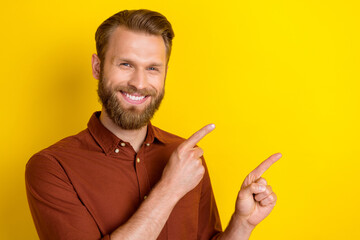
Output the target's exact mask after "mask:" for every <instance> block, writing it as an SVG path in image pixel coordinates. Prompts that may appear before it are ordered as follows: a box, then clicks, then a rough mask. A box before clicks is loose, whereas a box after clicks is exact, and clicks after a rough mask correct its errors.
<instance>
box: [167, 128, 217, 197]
mask: <svg viewBox="0 0 360 240" xmlns="http://www.w3.org/2000/svg"><path fill="white" fill-rule="evenodd" d="M214 128H215V125H214V124H209V125H206V126H205V127H203V128H202V129H200V130H199V131H197V132H196V133H194V134H193V135H192V136H191V137H190V138H189V139H187V140H185V141H184V142H183V143H181V144H180V145H179V146H178V148H177V149H176V150H175V151H174V152H173V153H172V155H171V157H170V159H169V162H168V163H167V165H166V167H165V168H164V172H163V176H162V179H161V180H162V181H164V182H166V183H167V184H168V187H169V189H172V191H173V194H175V195H176V196H177V197H178V198H179V199H180V198H182V197H183V196H184V195H185V194H186V193H188V192H189V191H190V190H192V189H193V188H195V187H196V185H198V184H199V182H200V180H201V179H202V177H203V175H204V173H205V169H204V167H203V165H202V160H201V156H202V155H203V153H204V152H203V150H202V149H201V148H199V147H196V144H197V143H198V142H199V141H200V140H201V139H202V138H204V137H205V136H206V135H207V134H208V133H210V132H211V131H212V130H214Z"/></svg>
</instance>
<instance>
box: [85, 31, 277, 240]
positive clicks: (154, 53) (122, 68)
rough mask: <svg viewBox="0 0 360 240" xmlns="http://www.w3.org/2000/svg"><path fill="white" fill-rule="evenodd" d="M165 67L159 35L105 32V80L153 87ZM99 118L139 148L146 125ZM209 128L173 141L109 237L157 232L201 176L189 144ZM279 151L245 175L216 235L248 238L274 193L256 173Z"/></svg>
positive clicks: (96, 63) (96, 66)
mask: <svg viewBox="0 0 360 240" xmlns="http://www.w3.org/2000/svg"><path fill="white" fill-rule="evenodd" d="M125 60H126V61H125ZM155 68H156V70H155ZM167 69H168V66H167V59H166V48H165V44H164V42H163V39H162V37H161V36H154V35H148V34H145V33H141V32H133V31H130V30H128V29H126V28H124V27H119V28H117V29H116V31H114V32H113V34H112V35H111V36H110V39H109V43H108V50H107V53H106V56H105V62H104V71H103V76H104V78H105V79H106V84H108V86H110V87H114V86H116V85H118V84H126V85H132V86H134V87H136V88H137V89H153V90H156V91H157V93H159V92H160V91H161V90H162V89H163V88H164V82H165V78H166V72H167ZM92 71H93V76H94V77H95V78H96V79H99V78H100V59H99V58H98V56H97V55H96V54H94V55H93V56H92ZM118 99H119V101H121V103H122V104H123V106H125V107H127V108H136V109H137V110H138V111H143V110H144V108H145V107H146V106H147V105H148V104H149V100H150V99H148V100H147V101H145V102H143V103H141V104H131V103H129V102H127V101H126V99H124V97H123V96H122V95H121V93H119V95H118ZM100 121H101V122H102V124H103V125H104V126H105V127H106V128H108V129H109V130H110V131H111V132H112V133H114V134H115V135H116V136H118V137H119V138H121V139H123V140H124V141H127V142H129V143H130V144H131V145H132V147H133V148H134V150H135V151H138V150H139V149H140V148H141V146H142V144H143V142H144V140H145V136H146V129H147V128H146V126H144V127H143V128H140V129H137V130H124V129H121V128H120V127H118V126H117V125H116V124H114V123H113V121H112V120H111V119H110V118H109V117H108V116H107V115H106V112H105V110H104V108H103V109H102V112H101V116H100ZM214 128H215V125H213V124H209V125H206V126H205V127H203V128H202V129H200V130H199V131H197V132H196V133H194V134H193V135H192V136H191V137H190V138H189V139H187V140H186V141H184V142H183V143H182V144H181V145H179V147H178V148H177V149H176V150H175V151H174V152H173V153H172V155H171V157H170V159H169V162H168V164H167V165H166V167H165V169H164V171H163V175H162V178H161V179H160V181H159V182H158V183H157V184H156V185H155V187H154V188H153V190H152V191H151V193H150V194H149V196H148V197H147V198H146V200H144V201H143V203H142V204H141V205H140V207H139V209H138V210H137V211H136V212H135V213H134V215H133V216H132V217H131V218H130V219H129V220H128V221H127V222H126V223H125V224H123V225H121V226H119V227H118V228H117V229H116V230H115V231H114V232H113V233H111V239H112V240H116V239H134V240H135V239H144V236H146V239H156V238H157V237H158V235H159V234H160V232H161V230H162V228H163V227H164V225H165V222H166V221H167V219H168V218H169V215H170V213H171V211H172V209H173V208H174V206H175V205H176V203H177V202H178V201H179V200H180V199H181V198H182V197H183V196H184V195H185V194H186V193H188V192H189V191H190V190H192V189H193V188H194V187H195V186H196V185H197V184H199V182H200V181H201V179H202V177H203V175H204V173H205V169H204V167H203V165H202V161H201V159H200V158H201V156H202V155H203V150H202V149H201V148H199V147H195V146H196V144H197V143H198V142H199V141H200V140H201V139H202V138H204V137H205V136H206V135H207V134H208V133H210V132H211V131H212V130H214ZM280 157H281V154H279V153H278V154H274V155H272V156H270V157H269V158H268V159H266V160H265V161H264V162H262V163H261V164H260V165H259V166H258V167H257V168H255V169H254V170H253V171H252V172H251V173H250V174H249V175H248V176H247V177H246V178H245V180H244V182H243V184H242V186H241V189H240V191H239V194H238V196H237V200H236V204H235V211H234V214H233V216H232V218H231V220H230V223H229V225H228V227H227V228H226V229H225V231H224V232H223V233H222V235H221V236H220V239H222V240H226V239H237V240H240V239H249V237H250V234H251V232H252V230H253V229H254V228H255V226H256V225H257V224H259V223H260V222H261V221H262V220H263V219H264V218H265V217H266V216H268V215H269V213H270V212H271V211H272V209H273V207H274V206H275V203H276V199H277V197H276V194H275V193H274V192H273V191H272V188H271V187H270V186H269V185H267V182H266V180H265V179H263V178H262V177H261V175H262V174H263V173H264V172H265V171H266V170H267V169H268V168H269V167H270V166H271V165H272V164H273V163H275V162H276V161H277V160H278V159H280ZM261 187H263V189H262V188H261Z"/></svg>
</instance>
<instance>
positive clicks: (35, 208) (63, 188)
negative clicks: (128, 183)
mask: <svg viewBox="0 0 360 240" xmlns="http://www.w3.org/2000/svg"><path fill="white" fill-rule="evenodd" d="M25 182H26V193H27V198H28V203H29V207H30V211H31V214H32V217H33V220H34V223H35V227H36V230H37V232H38V235H39V238H40V239H54V240H61V239H67V240H69V239H84V240H87V239H88V240H95V239H103V240H109V239H110V237H109V235H105V236H102V235H101V233H100V230H99V228H98V226H97V225H96V223H95V221H94V219H93V218H92V216H91V214H90V213H89V212H88V210H87V209H86V207H85V206H84V205H83V204H82V202H81V200H80V199H79V197H78V195H77V193H76V191H75V189H74V187H73V186H72V184H71V181H70V179H69V178H68V176H67V175H66V173H65V171H64V170H63V168H62V167H61V165H60V164H59V163H58V161H56V160H55V159H54V158H53V157H51V156H48V155H44V154H35V155H34V156H33V157H32V158H31V159H30V160H29V162H28V163H27V165H26V170H25Z"/></svg>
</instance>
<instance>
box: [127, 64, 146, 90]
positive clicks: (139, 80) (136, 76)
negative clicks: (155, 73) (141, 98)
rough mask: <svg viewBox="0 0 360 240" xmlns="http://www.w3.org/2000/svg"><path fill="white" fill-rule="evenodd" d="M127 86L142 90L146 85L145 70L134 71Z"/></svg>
mask: <svg viewBox="0 0 360 240" xmlns="http://www.w3.org/2000/svg"><path fill="white" fill-rule="evenodd" d="M128 84H129V85H131V86H133V87H135V88H136V89H144V88H146V85H147V78H146V73H145V70H142V69H136V70H135V71H134V73H133V75H132V76H131V79H130V81H129V82H128Z"/></svg>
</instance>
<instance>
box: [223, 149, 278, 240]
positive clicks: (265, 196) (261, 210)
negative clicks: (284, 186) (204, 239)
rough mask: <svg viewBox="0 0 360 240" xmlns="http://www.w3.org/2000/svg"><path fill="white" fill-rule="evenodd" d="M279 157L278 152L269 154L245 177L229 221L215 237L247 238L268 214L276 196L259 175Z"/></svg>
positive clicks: (234, 239)
mask: <svg viewBox="0 0 360 240" xmlns="http://www.w3.org/2000/svg"><path fill="white" fill-rule="evenodd" d="M280 158H281V154H280V153H277V154H274V155H272V156H270V157H269V158H268V159H266V160H265V161H263V162H262V163H261V164H260V165H259V166H258V167H257V168H256V169H254V170H253V171H252V172H251V173H250V174H249V175H248V176H247V177H246V178H245V180H244V182H243V184H242V186H241V189H240V191H239V194H238V197H237V200H236V207H235V212H234V214H233V216H232V218H231V220H230V223H229V225H228V227H227V228H226V229H225V231H224V232H223V233H221V234H220V235H219V237H218V238H217V239H221V240H245V239H249V237H250V234H251V232H252V230H253V229H254V228H255V226H256V225H257V224H259V223H260V222H261V221H262V220H263V219H264V218H266V217H267V216H268V215H269V214H270V212H271V211H272V209H273V208H274V206H275V203H276V199H277V197H276V194H275V193H274V192H273V191H272V189H271V187H270V186H269V185H267V182H266V180H265V179H264V178H262V177H261V175H262V174H263V173H264V172H265V171H266V170H267V169H268V168H269V167H270V166H271V165H272V164H273V163H275V162H276V161H277V160H279V159H280Z"/></svg>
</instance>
